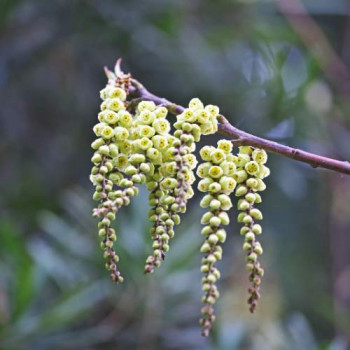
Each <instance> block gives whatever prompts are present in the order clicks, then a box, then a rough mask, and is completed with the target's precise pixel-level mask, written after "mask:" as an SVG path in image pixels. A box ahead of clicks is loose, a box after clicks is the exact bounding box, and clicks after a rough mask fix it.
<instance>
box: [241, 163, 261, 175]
mask: <svg viewBox="0 0 350 350" xmlns="http://www.w3.org/2000/svg"><path fill="white" fill-rule="evenodd" d="M244 169H245V170H246V172H247V173H248V174H249V175H257V174H258V173H259V171H260V169H259V164H258V163H257V162H255V161H250V162H248V163H246V164H245V166H244Z"/></svg>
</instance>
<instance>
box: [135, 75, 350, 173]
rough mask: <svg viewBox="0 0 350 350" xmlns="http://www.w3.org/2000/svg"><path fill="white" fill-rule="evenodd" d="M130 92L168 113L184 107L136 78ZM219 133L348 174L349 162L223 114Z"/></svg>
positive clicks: (242, 143)
mask: <svg viewBox="0 0 350 350" xmlns="http://www.w3.org/2000/svg"><path fill="white" fill-rule="evenodd" d="M130 94H131V96H132V97H133V98H142V99H143V100H148V101H153V102H154V103H155V104H157V105H162V106H164V107H166V108H167V109H168V110H169V112H170V113H172V114H174V115H177V114H180V113H182V112H183V110H184V109H185V108H184V107H182V106H180V105H177V104H175V103H173V102H170V101H168V100H167V99H166V98H162V97H159V96H156V95H154V94H152V93H151V92H149V91H148V90H147V89H146V88H145V87H144V86H143V85H142V84H141V83H140V82H139V81H137V80H136V79H132V80H131V87H130ZM219 133H220V134H222V135H225V136H227V137H230V138H232V143H233V144H234V145H238V146H253V147H258V148H263V149H265V150H266V151H269V152H272V153H276V154H279V155H282V156H284V157H287V158H291V159H294V160H297V161H300V162H303V163H307V164H309V165H311V166H312V167H313V168H324V169H330V170H334V171H337V172H339V173H342V174H347V175H350V162H348V161H340V160H336V159H332V158H327V157H322V156H319V155H317V154H314V153H309V152H305V151H302V150H299V149H296V148H292V147H288V146H285V145H282V144H280V143H277V142H274V141H270V140H267V139H264V138H261V137H258V136H254V135H252V134H249V133H247V132H245V131H242V130H240V129H237V128H236V127H234V126H233V125H231V124H230V123H229V122H228V120H227V119H226V118H225V117H224V116H220V118H219Z"/></svg>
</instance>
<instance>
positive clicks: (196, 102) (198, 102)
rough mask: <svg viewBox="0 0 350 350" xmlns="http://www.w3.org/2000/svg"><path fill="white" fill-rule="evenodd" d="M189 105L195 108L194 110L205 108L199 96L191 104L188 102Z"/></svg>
mask: <svg viewBox="0 0 350 350" xmlns="http://www.w3.org/2000/svg"><path fill="white" fill-rule="evenodd" d="M188 107H189V108H190V109H191V110H193V111H197V110H199V109H203V108H204V105H203V103H202V102H201V100H200V99H199V98H193V99H192V100H191V101H190V102H189V104H188Z"/></svg>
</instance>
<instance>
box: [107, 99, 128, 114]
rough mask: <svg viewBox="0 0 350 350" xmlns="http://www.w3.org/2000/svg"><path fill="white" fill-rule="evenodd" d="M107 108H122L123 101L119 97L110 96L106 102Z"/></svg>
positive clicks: (118, 109)
mask: <svg viewBox="0 0 350 350" xmlns="http://www.w3.org/2000/svg"><path fill="white" fill-rule="evenodd" d="M107 108H108V109H111V110H112V111H115V112H118V111H120V110H121V109H123V108H124V103H123V102H122V101H121V100H119V98H112V99H110V100H108V102H107Z"/></svg>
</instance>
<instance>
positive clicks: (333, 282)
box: [0, 0, 350, 350]
mask: <svg viewBox="0 0 350 350" xmlns="http://www.w3.org/2000/svg"><path fill="white" fill-rule="evenodd" d="M294 1H295V0H293V1H292V0H291V2H294ZM304 4H305V6H306V9H307V11H308V13H309V15H310V19H311V20H312V21H313V22H314V23H315V24H316V25H317V26H318V27H319V28H320V29H321V30H322V31H323V32H324V34H325V36H326V39H327V40H328V42H329V45H330V47H331V48H332V50H334V52H335V53H336V54H337V55H338V56H339V57H340V59H341V60H342V61H343V63H344V65H345V66H346V67H347V69H350V54H349V52H348V50H349V47H350V45H349V40H350V39H349V38H350V25H349V23H350V19H349V9H348V5H347V2H346V1H345V0H344V1H342V0H334V1H326V0H322V1H321V0H318V1H311V0H308V1H304ZM299 16H301V17H302V18H303V16H304V15H303V14H299ZM287 18H288V13H282V12H281V8H280V7H279V6H278V3H277V2H274V1H268V0H265V1H263V0H261V1H257V0H249V1H248V0H240V1H238V0H217V1H213V0H206V1H199V0H195V1H185V0H177V1H175V0H149V1H136V0H128V1H116V0H105V1H97V0H85V1H83V0H74V1H72V0H51V1H45V0H35V1H34V0H16V1H14V0H0V90H1V93H0V105H1V109H0V116H1V127H0V160H1V170H0V180H1V181H0V349H4V350H19V349H25V350H29V349H36V350H41V349H60V350H61V349H118V350H119V349H208V350H209V349H218V350H226V349H227V350H228V349H230V350H233V349H242V350H243V349H259V350H261V349H276V350H277V349H278V350H279V349H288V350H289V349H291V350H295V349H329V350H343V349H347V348H348V347H349V338H350V316H349V311H350V254H349V251H350V235H349V232H350V205H349V203H350V180H349V178H346V177H343V176H340V175H338V174H332V173H330V172H326V171H321V170H313V169H311V168H310V167H308V166H306V165H303V164H298V163H296V162H293V161H289V160H286V159H281V158H280V157H276V156H273V155H272V156H271V157H270V159H271V160H270V165H271V168H272V175H271V177H270V178H269V180H268V188H269V190H268V191H267V192H266V195H265V199H264V203H263V210H264V213H265V214H264V217H265V218H266V219H265V220H264V225H265V227H266V229H265V234H264V237H263V238H262V243H263V245H264V247H265V254H264V256H263V260H262V261H263V264H264V265H265V267H266V277H264V283H263V287H262V294H263V298H262V300H261V303H260V305H259V309H258V310H257V312H256V314H255V315H254V316H251V315H250V314H249V313H248V311H247V306H246V303H245V299H246V287H247V282H246V277H247V276H246V273H245V271H244V261H243V254H242V253H241V251H240V250H241V249H240V248H241V244H242V241H241V239H240V237H239V235H238V226H236V225H235V224H232V235H231V237H229V238H230V239H228V242H227V243H226V244H225V247H224V253H225V254H224V261H223V262H222V264H221V270H222V271H223V278H222V281H221V284H220V289H221V294H222V297H221V300H220V302H219V304H218V316H219V317H218V318H219V320H218V321H217V322H216V329H215V330H214V334H213V337H212V338H211V339H209V340H206V339H203V338H202V337H201V336H200V328H199V325H198V323H197V319H198V317H199V310H200V294H201V293H200V292H201V291H200V278H201V276H200V272H199V265H200V257H199V254H198V248H199V246H200V243H201V237H200V234H199V233H200V227H199V217H200V214H201V212H202V211H201V209H200V208H199V205H198V200H199V198H195V199H193V201H192V204H191V207H190V208H189V212H188V214H187V215H185V216H184V219H183V223H182V224H181V226H180V227H179V229H178V232H177V236H176V239H175V240H174V241H173V246H172V247H171V250H170V252H169V254H168V257H167V260H166V262H165V263H164V265H163V266H162V268H161V269H159V270H158V271H157V272H156V273H155V274H154V275H152V276H144V275H143V274H142V269H143V264H144V259H145V257H146V256H147V253H149V251H150V247H149V245H150V238H149V237H148V231H147V228H148V223H147V212H146V209H145V207H146V205H145V204H146V203H147V200H146V195H145V193H144V192H143V191H142V192H141V197H140V198H138V199H137V200H135V201H134V202H133V203H132V205H131V207H129V208H127V209H126V210H124V211H123V212H121V213H120V215H119V220H117V225H118V231H119V236H120V239H119V240H118V242H119V244H118V251H119V253H120V255H121V265H120V266H121V269H122V271H123V275H124V276H125V278H126V282H125V284H124V285H122V286H115V285H113V284H112V283H110V282H109V281H108V277H107V274H106V273H105V271H104V269H103V259H102V257H101V254H100V251H99V248H98V239H97V237H96V222H95V220H94V219H92V218H91V208H92V201H91V200H90V196H91V194H92V189H91V186H90V184H89V182H88V174H89V168H90V161H89V159H90V157H91V154H92V153H91V150H90V143H91V141H92V139H93V135H92V132H91V127H92V125H93V124H94V122H95V119H96V114H97V111H98V106H99V103H100V102H99V96H98V91H99V89H101V88H102V87H103V86H104V84H105V80H106V79H105V76H104V74H103V66H105V65H107V66H109V67H112V66H113V65H114V62H115V59H116V58H117V57H120V56H122V57H123V59H124V69H125V70H126V71H128V70H130V71H131V72H132V73H133V74H134V76H135V77H137V78H138V79H139V80H140V81H141V82H142V83H144V84H145V85H146V86H147V87H148V88H149V89H150V90H151V91H153V92H155V93H157V94H159V95H163V96H165V97H167V98H169V99H171V100H174V101H177V102H179V103H182V104H185V103H186V102H187V101H188V100H189V99H190V98H192V97H194V96H198V97H200V98H201V99H202V100H204V101H205V102H207V103H214V104H218V105H219V106H220V108H221V110H222V112H223V113H224V114H225V115H226V116H228V117H229V119H230V121H231V122H232V123H234V124H235V125H238V126H239V127H241V128H242V129H244V130H246V131H249V132H253V133H256V134H257V135H261V136H266V137H269V138H272V139H275V140H278V141H280V142H283V143H284V142H286V143H288V144H290V145H293V146H296V147H300V148H303V149H306V150H309V151H313V152H316V153H320V154H325V155H329V156H334V157H337V158H340V159H350V133H349V130H350V128H349V121H350V120H349V98H348V97H349V92H348V91H345V92H344V90H343V88H342V86H339V84H338V83H337V80H336V79H332V76H329V74H325V66H324V64H323V63H322V62H321V61H320V58H319V56H317V52H315V51H314V49H313V48H311V47H309V46H308V45H305V42H304V40H303V37H301V36H300V35H299V34H297V33H296V32H295V31H294V29H293V28H292V27H291V26H290V23H289V22H288V21H287ZM344 79H346V77H344ZM218 137H219V136H214V137H210V138H207V139H205V140H204V141H203V142H204V143H211V142H214V141H215V140H216V139H217V138H218ZM235 215H236V213H235V212H234V213H232V217H234V216H235ZM195 218H198V220H196V219H195ZM233 221H234V220H233Z"/></svg>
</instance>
